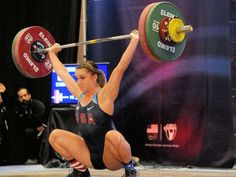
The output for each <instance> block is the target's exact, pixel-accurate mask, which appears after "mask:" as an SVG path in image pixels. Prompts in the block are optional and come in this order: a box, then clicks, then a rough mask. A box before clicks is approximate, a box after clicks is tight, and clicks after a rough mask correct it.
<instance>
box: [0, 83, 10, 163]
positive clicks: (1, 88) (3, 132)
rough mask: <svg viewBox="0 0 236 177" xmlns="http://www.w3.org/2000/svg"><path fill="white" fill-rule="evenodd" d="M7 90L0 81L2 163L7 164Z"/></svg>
mask: <svg viewBox="0 0 236 177" xmlns="http://www.w3.org/2000/svg"><path fill="white" fill-rule="evenodd" d="M3 92H5V87H4V85H3V84H2V83H0V154H1V156H0V165H6V164H7V154H8V151H7V149H8V148H7V142H8V141H7V140H8V137H7V136H8V123H7V109H6V106H5V104H4V102H3V98H2V93H3Z"/></svg>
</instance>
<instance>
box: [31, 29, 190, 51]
mask: <svg viewBox="0 0 236 177" xmlns="http://www.w3.org/2000/svg"><path fill="white" fill-rule="evenodd" d="M175 30H176V33H177V34H180V33H187V32H191V31H193V27H192V26H191V25H184V26H178V27H177V28H176V29H175ZM129 38H131V35H130V34H125V35H119V36H112V37H105V38H98V39H91V40H88V41H84V42H77V43H70V44H64V45H60V46H59V48H60V49H67V48H72V47H78V46H79V45H91V44H97V43H102V42H109V41H116V40H123V39H129ZM173 39H174V38H173ZM173 39H172V40H173ZM180 42H181V41H180ZM48 50H49V48H45V49H38V50H35V51H32V53H46V52H48Z"/></svg>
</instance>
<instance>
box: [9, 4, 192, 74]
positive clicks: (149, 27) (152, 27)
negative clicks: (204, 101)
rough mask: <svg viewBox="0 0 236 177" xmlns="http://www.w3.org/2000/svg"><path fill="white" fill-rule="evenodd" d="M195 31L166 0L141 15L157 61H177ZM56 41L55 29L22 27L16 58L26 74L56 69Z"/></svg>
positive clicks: (142, 32) (141, 28)
mask: <svg viewBox="0 0 236 177" xmlns="http://www.w3.org/2000/svg"><path fill="white" fill-rule="evenodd" d="M191 31H193V27H192V26H191V25H185V23H184V17H183V15H182V13H181V12H180V10H179V9H178V8H177V7H176V6H175V5H174V4H172V3H170V2H167V1H163V2H157V3H152V4H149V5H148V6H146V7H145V8H144V9H143V11H142V13H141V15H140V18H139V23H138V32H139V36H140V44H141V47H142V49H143V51H144V53H145V54H146V55H147V56H148V57H149V58H151V59H154V60H155V61H161V62H163V61H164V62H165V61H173V60H176V59H177V58H178V57H179V56H180V55H181V54H182V52H183V50H184V48H185V45H186V37H185V34H186V33H189V32H191ZM130 37H131V36H130V34H125V35H119V36H112V37H105V38H98V39H92V40H88V41H84V42H79V43H70V44H64V45H60V48H61V49H65V48H71V47H77V46H79V45H90V44H97V43H102V42H108V41H115V40H123V39H128V38H130ZM54 43H55V40H54V38H53V36H52V35H51V33H50V32H49V31H47V30H46V29H45V28H43V27H40V26H31V27H27V28H24V29H22V30H21V31H19V32H18V33H17V34H16V36H15V38H14V40H13V42H12V58H13V61H14V63H15V65H16V68H17V69H18V70H19V71H20V72H21V73H22V74H23V75H24V76H26V77H29V78H40V77H44V76H47V75H48V74H49V73H51V71H52V64H51V62H50V58H49V55H48V54H47V52H48V50H49V48H50V47H51V46H52V45H53V44H54Z"/></svg>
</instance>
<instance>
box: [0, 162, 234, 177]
mask: <svg viewBox="0 0 236 177" xmlns="http://www.w3.org/2000/svg"><path fill="white" fill-rule="evenodd" d="M136 169H137V170H138V171H139V173H140V174H139V176H140V177H236V169H235V168H233V169H203V168H175V167H163V166H159V167H153V166H143V165H140V166H138V167H136ZM69 170H70V169H68V168H44V167H43V166H42V165H16V166H1V167H0V177H65V176H66V175H67V174H68V172H69ZM90 173H91V177H122V175H123V174H124V171H123V170H118V171H109V170H94V169H90Z"/></svg>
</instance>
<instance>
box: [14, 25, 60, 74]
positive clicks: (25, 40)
mask: <svg viewBox="0 0 236 177" xmlns="http://www.w3.org/2000/svg"><path fill="white" fill-rule="evenodd" d="M54 43H55V40H54V38H53V37H52V35H51V34H50V33H49V32H48V31H47V30H46V29H44V28H42V27H40V26H32V27H28V28H25V29H23V30H21V31H19V32H18V33H17V35H16V36H15V38H14V40H13V43H12V58H13V61H14V63H15V65H16V68H17V69H18V70H19V71H20V72H21V73H22V74H23V75H25V76H26V77H30V78H40V77H44V76H47V75H48V74H49V73H51V71H52V64H51V62H50V58H49V56H48V54H47V53H34V51H35V50H37V49H42V48H48V47H50V46H51V45H52V44H54Z"/></svg>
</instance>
